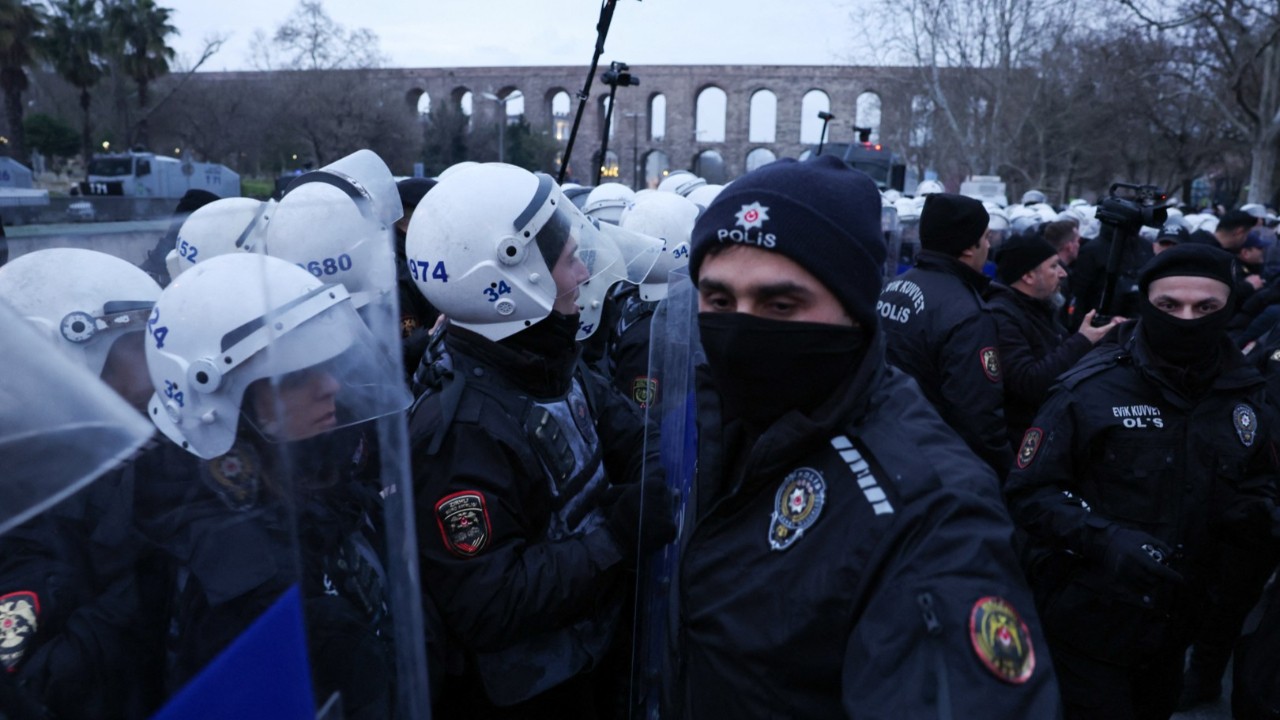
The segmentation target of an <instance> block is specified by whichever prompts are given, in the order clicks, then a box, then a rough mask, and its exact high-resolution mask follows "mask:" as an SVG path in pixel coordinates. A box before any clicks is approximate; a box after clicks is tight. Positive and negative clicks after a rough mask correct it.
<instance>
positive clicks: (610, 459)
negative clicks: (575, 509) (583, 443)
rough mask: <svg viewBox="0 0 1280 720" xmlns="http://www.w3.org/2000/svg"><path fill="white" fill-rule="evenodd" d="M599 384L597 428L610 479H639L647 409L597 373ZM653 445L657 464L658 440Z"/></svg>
mask: <svg viewBox="0 0 1280 720" xmlns="http://www.w3.org/2000/svg"><path fill="white" fill-rule="evenodd" d="M596 388H598V389H597V391H596V393H595V395H594V397H596V398H597V404H598V405H599V411H598V412H597V417H598V418H599V419H598V420H597V421H596V429H597V430H598V431H599V433H600V443H601V445H602V448H603V451H604V467H605V472H606V473H607V474H608V476H609V482H610V483H612V484H614V485H622V484H624V483H631V482H635V481H637V480H639V479H640V475H641V473H642V472H643V470H644V468H645V450H646V447H645V435H646V433H647V432H649V430H648V428H649V426H648V425H647V424H646V420H645V414H644V411H643V410H641V409H640V408H639V407H637V406H636V404H635V403H632V402H631V401H630V400H628V399H627V398H626V397H623V395H622V394H621V393H619V392H618V389H617V388H616V387H614V386H613V385H612V384H610V383H609V381H608V380H606V379H605V378H604V377H602V376H597V381H596ZM654 439H655V440H656V435H655V436H654ZM649 445H650V447H649V451H650V454H651V455H652V458H651V459H650V466H651V467H652V468H656V467H657V447H658V444H657V442H651V443H650V444H649Z"/></svg>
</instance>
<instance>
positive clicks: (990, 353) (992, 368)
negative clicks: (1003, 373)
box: [978, 347, 1000, 383]
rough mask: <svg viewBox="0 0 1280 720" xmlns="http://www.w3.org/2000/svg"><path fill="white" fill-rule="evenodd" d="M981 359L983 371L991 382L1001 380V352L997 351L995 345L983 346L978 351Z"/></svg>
mask: <svg viewBox="0 0 1280 720" xmlns="http://www.w3.org/2000/svg"><path fill="white" fill-rule="evenodd" d="M978 356H979V359H980V360H981V361H982V373H983V374H984V375H986V376H987V379H988V380H990V381H991V382H993V383H994V382H1000V353H998V352H996V349H995V348H993V347H989V348H982V351H981V352H980V353H978Z"/></svg>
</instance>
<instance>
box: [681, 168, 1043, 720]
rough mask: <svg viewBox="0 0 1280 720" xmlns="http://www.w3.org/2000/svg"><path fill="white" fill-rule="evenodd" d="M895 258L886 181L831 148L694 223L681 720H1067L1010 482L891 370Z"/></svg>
mask: <svg viewBox="0 0 1280 720" xmlns="http://www.w3.org/2000/svg"><path fill="white" fill-rule="evenodd" d="M983 223H984V227H985V220H984V221H983ZM885 253H886V250H885V245H884V240H883V235H882V234H881V230H880V198H879V193H878V192H877V190H876V187H875V184H874V183H873V182H872V181H871V179H870V178H869V177H867V176H866V175H864V174H862V173H860V172H858V171H856V170H853V169H851V168H849V167H848V166H847V165H845V164H844V163H843V162H841V161H840V160H838V159H836V158H834V157H832V156H819V157H817V158H814V159H812V160H809V161H805V162H796V161H794V160H780V161H778V162H776V163H772V164H770V165H767V166H765V167H763V168H760V169H758V170H755V171H753V172H751V173H748V174H747V175H744V176H743V177H741V178H739V179H738V180H736V181H735V182H734V183H733V184H732V185H730V186H729V187H728V188H726V189H725V190H724V192H722V193H721V194H720V196H719V197H717V198H716V200H715V201H714V202H712V203H711V205H710V207H708V208H707V210H706V211H705V213H704V214H703V215H702V216H701V217H700V218H699V220H698V222H697V225H696V226H695V228H694V232H693V236H692V246H691V254H690V261H689V270H690V274H691V276H692V278H693V281H694V283H695V284H696V286H697V290H698V295H699V303H698V304H699V310H700V313H699V315H698V326H699V329H700V332H701V340H702V346H703V349H704V350H705V352H706V360H707V364H706V365H705V366H703V367H702V368H700V369H699V385H698V393H697V401H698V413H697V423H698V463H697V468H698V469H697V478H696V481H695V488H694V491H693V493H692V498H691V499H690V500H689V503H690V505H689V507H688V508H687V509H686V511H685V513H684V522H685V527H684V529H683V532H682V534H681V537H682V538H683V540H682V542H683V551H682V554H681V560H680V562H681V565H680V568H679V570H678V572H677V573H676V579H675V581H674V582H673V592H674V593H675V597H673V598H672V605H671V606H672V607H675V608H679V610H678V613H677V617H676V619H677V621H678V623H679V626H678V627H677V628H675V629H673V631H672V632H670V633H669V634H668V636H669V637H672V638H678V641H677V642H678V645H676V646H675V647H673V648H672V650H673V654H674V657H672V658H671V661H670V662H669V663H668V664H667V667H668V668H670V669H671V672H672V674H673V677H669V678H668V683H667V687H668V689H669V690H670V691H671V694H672V697H671V700H672V702H673V703H674V707H673V708H671V709H670V712H669V714H670V716H671V717H684V718H707V717H806V718H834V717H890V716H900V717H913V718H914V717H926V716H927V717H957V718H976V717H1007V718H1014V717H1017V718H1054V717H1057V715H1058V699H1057V690H1056V687H1055V682H1054V678H1053V673H1052V669H1051V667H1050V665H1049V664H1048V658H1047V657H1046V653H1045V649H1044V643H1043V641H1042V638H1041V635H1040V631H1039V628H1038V625H1039V623H1038V621H1037V620H1036V618H1035V616H1034V615H1032V614H1030V613H1031V607H1030V605H1031V602H1032V601H1031V599H1030V593H1029V591H1028V590H1027V588H1026V586H1025V585H1024V581H1023V579H1022V577H1021V575H1020V573H1019V571H1018V569H1017V564H1016V561H1015V559H1014V556H1013V552H1012V550H1011V549H1010V548H1011V546H1010V539H1011V534H1012V527H1011V525H1010V524H1009V520H1008V516H1007V514H1006V511H1005V509H1004V505H1003V502H1002V500H1001V498H1000V495H999V492H998V490H997V482H996V478H995V476H994V474H993V473H992V472H991V470H990V468H988V467H987V466H986V465H985V464H983V463H982V462H980V461H979V460H978V459H977V458H975V457H974V456H973V454H972V453H971V452H969V450H968V448H966V447H965V445H964V444H963V443H962V442H961V441H960V439H959V438H957V437H956V435H955V433H953V432H952V431H951V430H950V429H949V428H948V427H947V426H946V424H944V423H943V422H942V420H941V419H940V418H939V417H938V415H937V413H936V412H935V411H934V409H933V408H932V406H930V405H929V403H928V402H927V401H926V400H925V399H924V397H923V396H922V395H921V394H920V391H919V388H918V387H917V385H916V383H915V382H913V381H912V380H911V379H910V378H908V377H907V376H906V375H904V374H903V373H902V372H900V371H898V370H896V369H894V368H890V367H888V366H887V365H886V364H885V362H884V339H883V336H882V335H881V333H880V332H879V329H878V328H879V325H880V320H879V313H878V312H877V311H876V306H875V302H876V297H877V294H878V290H879V288H880V284H881V268H883V266H884V260H885ZM904 688H907V690H904Z"/></svg>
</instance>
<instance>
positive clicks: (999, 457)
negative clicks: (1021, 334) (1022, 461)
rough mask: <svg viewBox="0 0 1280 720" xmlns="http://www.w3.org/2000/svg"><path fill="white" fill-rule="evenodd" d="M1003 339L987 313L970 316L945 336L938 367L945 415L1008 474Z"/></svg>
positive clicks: (999, 472)
mask: <svg viewBox="0 0 1280 720" xmlns="http://www.w3.org/2000/svg"><path fill="white" fill-rule="evenodd" d="M998 345H999V342H998V340H997V334H996V325H995V321H994V320H992V319H991V316H990V315H989V314H988V313H986V312H980V313H977V314H975V315H972V316H970V317H969V318H966V319H965V321H964V322H962V323H960V324H959V325H956V326H955V327H954V328H952V329H951V331H950V332H949V333H948V334H947V337H946V339H945V340H944V341H943V343H942V345H941V350H940V353H941V356H940V357H939V358H938V367H939V368H940V369H941V371H942V382H941V384H940V387H939V390H940V391H941V393H942V398H943V404H942V408H940V410H941V415H942V419H943V420H945V421H946V423H947V424H948V425H950V426H951V427H952V428H954V429H955V430H956V432H958V433H959V434H960V437H962V438H964V441H965V442H966V443H967V444H968V445H969V447H970V448H972V449H973V451H974V452H975V453H977V454H978V456H979V457H981V458H982V459H983V460H985V461H986V462H987V464H988V465H990V466H991V467H992V468H993V469H995V471H996V474H997V475H999V476H1000V477H1004V474H1005V473H1007V472H1008V471H1009V466H1010V465H1011V464H1012V462H1013V455H1012V451H1011V450H1010V449H1009V439H1008V437H1007V436H1006V432H1007V430H1006V426H1005V420H1004V386H1003V384H1002V381H1001V370H1000V359H999V350H998Z"/></svg>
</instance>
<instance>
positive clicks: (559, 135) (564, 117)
mask: <svg viewBox="0 0 1280 720" xmlns="http://www.w3.org/2000/svg"><path fill="white" fill-rule="evenodd" d="M550 103H551V127H552V134H553V135H554V136H555V139H556V140H557V141H558V142H566V141H567V140H568V139H569V130H570V127H571V126H572V124H573V121H572V120H571V119H570V118H569V111H570V110H571V109H572V108H571V102H570V100H569V93H568V92H565V91H564V90H562V89H560V88H556V89H555V90H552V92H551V100H550Z"/></svg>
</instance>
